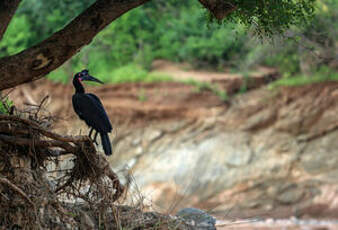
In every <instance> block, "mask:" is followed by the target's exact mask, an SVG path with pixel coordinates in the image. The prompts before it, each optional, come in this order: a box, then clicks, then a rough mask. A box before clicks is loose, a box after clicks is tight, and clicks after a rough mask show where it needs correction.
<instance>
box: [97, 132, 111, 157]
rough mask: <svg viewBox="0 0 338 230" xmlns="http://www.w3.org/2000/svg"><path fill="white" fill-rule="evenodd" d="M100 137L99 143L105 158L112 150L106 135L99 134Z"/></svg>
mask: <svg viewBox="0 0 338 230" xmlns="http://www.w3.org/2000/svg"><path fill="white" fill-rule="evenodd" d="M100 135H101V142H102V147H103V150H104V153H105V154H106V155H107V156H110V155H111V154H112V150H111V144H110V140H109V136H108V133H100Z"/></svg>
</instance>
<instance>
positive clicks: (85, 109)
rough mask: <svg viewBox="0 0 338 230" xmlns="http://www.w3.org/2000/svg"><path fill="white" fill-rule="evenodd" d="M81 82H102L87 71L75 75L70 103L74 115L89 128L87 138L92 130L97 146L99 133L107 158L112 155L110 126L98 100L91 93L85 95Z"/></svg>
mask: <svg viewBox="0 0 338 230" xmlns="http://www.w3.org/2000/svg"><path fill="white" fill-rule="evenodd" d="M82 81H95V82H99V83H101V84H103V82H102V81H100V80H98V79H96V78H94V77H92V76H90V75H89V73H88V70H82V71H81V72H79V73H77V74H75V75H74V78H73V85H74V87H75V94H74V95H73V97H72V102H73V108H74V111H75V112H76V114H77V115H78V116H79V117H80V119H81V120H84V121H85V122H86V124H87V125H88V126H89V127H90V128H91V129H90V131H89V135H88V136H89V137H90V138H92V137H91V135H92V132H93V129H94V130H95V131H96V133H95V136H94V139H93V141H94V142H95V143H96V144H97V142H96V137H97V133H100V136H101V142H102V146H103V150H104V153H105V154H106V155H107V156H109V155H111V154H112V149H111V144H110V140H109V136H108V133H110V132H111V130H112V126H111V124H110V121H109V118H108V116H107V113H106V111H105V110H104V108H103V105H102V103H101V101H100V99H99V98H98V97H97V96H96V95H94V94H92V93H85V90H84V88H83V85H82Z"/></svg>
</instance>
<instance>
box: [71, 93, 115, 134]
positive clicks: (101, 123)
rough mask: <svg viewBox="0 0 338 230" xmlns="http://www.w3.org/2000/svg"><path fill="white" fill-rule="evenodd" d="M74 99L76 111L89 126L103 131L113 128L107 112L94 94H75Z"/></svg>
mask: <svg viewBox="0 0 338 230" xmlns="http://www.w3.org/2000/svg"><path fill="white" fill-rule="evenodd" d="M72 101H73V107H74V110H75V112H76V113H77V114H78V115H79V117H80V118H81V119H82V120H84V121H85V122H86V124H87V125H88V126H90V127H93V128H94V129H95V130H96V131H98V132H103V133H107V132H110V131H111V130H112V126H111V124H110V121H109V118H108V116H107V113H106V111H105V110H104V108H103V105H102V103H101V102H100V100H99V98H98V97H96V96H95V95H94V94H74V95H73V98H72Z"/></svg>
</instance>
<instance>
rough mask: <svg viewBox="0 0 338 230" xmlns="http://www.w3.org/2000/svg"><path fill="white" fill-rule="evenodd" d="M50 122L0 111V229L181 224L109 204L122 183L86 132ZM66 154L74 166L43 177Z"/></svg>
mask: <svg viewBox="0 0 338 230" xmlns="http://www.w3.org/2000/svg"><path fill="white" fill-rule="evenodd" d="M24 116H26V118H23V117H24ZM51 123H52V122H51V119H50V117H48V116H47V117H43V116H40V118H38V117H37V115H36V114H35V115H34V116H33V115H32V114H31V113H29V114H28V115H27V114H20V115H5V114H0V217H1V218H0V229H14V228H15V229H74V228H80V229H98V228H100V229H101V228H104V229H121V228H122V227H124V228H125V227H127V228H128V229H129V227H130V229H145V228H148V227H151V228H152V229H154V226H156V224H158V223H165V224H166V225H167V226H169V225H170V224H174V225H175V226H176V227H178V226H179V225H180V224H179V222H177V220H172V219H171V218H169V217H166V216H163V215H160V214H156V215H155V214H154V213H148V214H147V213H142V212H141V210H137V209H135V208H130V207H125V206H117V205H116V204H114V203H115V202H116V201H117V200H118V199H119V198H121V196H122V194H123V193H124V190H125V188H124V187H123V185H121V183H120V181H119V179H118V177H117V175H116V174H115V173H114V172H113V171H112V169H111V168H110V166H109V163H108V161H107V160H106V159H105V158H104V157H103V156H102V155H98V154H97V152H96V149H95V146H94V145H93V142H92V141H91V140H90V139H89V138H88V137H87V136H61V135H59V134H56V133H54V132H51V131H50V130H49V129H50V125H51ZM65 156H68V157H69V156H70V157H72V161H73V166H72V167H71V168H69V169H59V168H57V169H56V170H54V172H56V171H57V172H58V173H57V176H56V177H55V178H51V177H50V176H48V175H47V173H48V170H47V168H48V167H50V165H56V166H57V165H58V163H59V161H60V159H61V158H64V157H65ZM178 228H179V229H182V228H183V229H186V228H185V227H184V226H183V225H182V227H178ZM155 229H156V228H155ZM161 229H162V228H161ZM175 229H177V228H175Z"/></svg>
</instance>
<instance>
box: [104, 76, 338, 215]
mask: <svg viewBox="0 0 338 230" xmlns="http://www.w3.org/2000/svg"><path fill="white" fill-rule="evenodd" d="M120 135H121V138H117V139H118V140H119V142H118V144H117V150H116V152H117V153H116V154H115V155H114V157H113V158H112V160H111V163H112V165H113V166H114V167H116V168H119V169H121V168H125V167H127V168H129V170H130V172H132V174H133V177H134V181H133V183H135V184H136V185H137V186H138V188H140V190H141V191H142V194H143V195H144V196H145V198H146V200H147V199H151V201H152V205H153V207H154V209H157V210H158V209H160V210H161V211H169V212H172V211H175V210H178V209H180V208H182V207H187V206H195V207H199V208H204V209H207V210H213V211H220V212H221V211H226V210H229V209H230V208H231V213H230V214H229V215H230V216H237V215H239V216H250V215H255V216H257V215H263V214H268V215H274V216H280V217H283V216H292V215H303V214H308V215H319V214H321V215H331V216H334V217H337V216H338V212H337V210H338V141H337V140H338V84H337V83H333V82H331V83H325V84H317V85H311V86H303V87H294V88H280V89H274V90H267V89H259V90H255V91H251V92H249V93H247V94H245V95H241V96H236V97H234V99H232V100H231V106H218V107H213V108H211V109H210V111H209V113H208V114H206V115H205V116H204V117H199V118H198V119H196V118H195V119H180V120H171V121H163V122H156V123H155V122H148V123H147V124H146V125H145V126H143V127H138V128H135V129H133V131H132V132H130V130H129V131H128V132H125V133H124V132H122V131H121V132H120ZM122 162H123V164H122ZM243 210H245V211H243Z"/></svg>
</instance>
